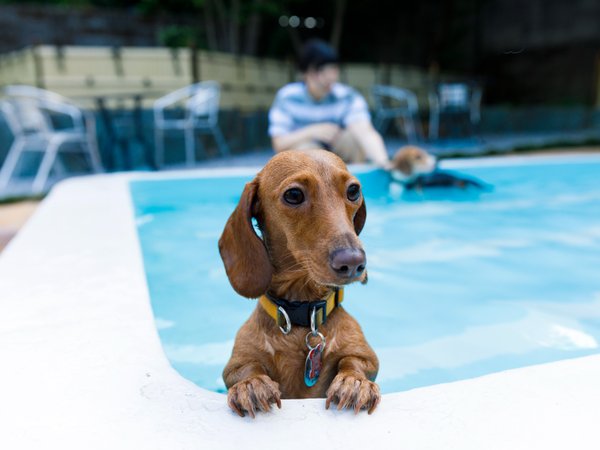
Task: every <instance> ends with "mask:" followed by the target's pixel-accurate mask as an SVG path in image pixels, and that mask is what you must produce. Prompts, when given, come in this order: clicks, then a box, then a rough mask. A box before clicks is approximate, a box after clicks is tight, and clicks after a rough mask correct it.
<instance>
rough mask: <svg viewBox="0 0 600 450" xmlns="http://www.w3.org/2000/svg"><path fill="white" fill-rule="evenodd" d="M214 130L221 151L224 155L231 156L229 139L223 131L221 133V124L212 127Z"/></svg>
mask: <svg viewBox="0 0 600 450" xmlns="http://www.w3.org/2000/svg"><path fill="white" fill-rule="evenodd" d="M212 132H213V136H214V137H215V140H216V141H217V146H218V147H219V151H220V152H221V154H222V155H223V156H229V154H230V151H229V145H227V141H226V140H225V137H223V133H221V129H220V128H219V126H218V125H215V126H214V127H213V128H212Z"/></svg>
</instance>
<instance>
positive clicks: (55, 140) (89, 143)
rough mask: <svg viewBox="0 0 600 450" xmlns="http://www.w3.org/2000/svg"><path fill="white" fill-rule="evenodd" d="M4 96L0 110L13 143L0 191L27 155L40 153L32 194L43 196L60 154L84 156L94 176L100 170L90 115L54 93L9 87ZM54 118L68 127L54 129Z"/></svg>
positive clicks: (1, 173) (1, 172) (0, 173)
mask: <svg viewBox="0 0 600 450" xmlns="http://www.w3.org/2000/svg"><path fill="white" fill-rule="evenodd" d="M3 93H4V95H5V98H4V99H3V100H1V101H0V110H1V111H2V113H3V115H4V117H5V120H6V123H7V125H8V128H9V129H10V131H11V133H12V135H13V137H14V139H13V142H12V144H11V146H10V148H9V150H8V153H7V155H6V159H5V160H4V163H3V164H2V167H1V168H0V190H3V189H5V188H6V186H7V185H8V183H9V181H10V179H11V177H12V175H13V172H14V170H15V168H16V166H17V163H18V161H19V159H20V158H21V155H23V154H24V153H26V152H37V153H43V157H42V160H41V163H40V165H39V167H38V169H37V172H36V175H35V178H34V180H33V184H32V192H34V193H40V192H43V190H44V188H45V186H46V183H47V181H48V177H49V175H50V173H51V171H52V169H53V168H54V165H55V162H56V159H57V155H58V153H59V152H68V153H83V154H84V155H86V156H87V157H88V158H89V163H90V166H91V169H92V171H93V172H100V171H101V170H102V165H101V163H100V158H99V156H98V150H97V146H96V139H95V124H94V120H93V116H92V115H91V114H90V115H88V114H86V113H85V112H83V111H82V110H80V109H79V108H78V107H77V106H75V105H73V104H71V103H70V102H69V101H68V100H67V99H66V98H64V97H62V96H60V95H58V94H56V93H54V92H50V91H46V90H44V89H39V88H36V87H33V86H8V87H6V88H4V90H3ZM53 115H56V116H64V117H66V118H68V119H69V121H70V124H69V126H64V127H61V128H57V127H55V126H54V124H53V121H52V116H53ZM61 170H62V166H61Z"/></svg>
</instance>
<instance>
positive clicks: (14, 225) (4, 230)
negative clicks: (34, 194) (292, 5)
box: [0, 200, 39, 252]
mask: <svg viewBox="0 0 600 450" xmlns="http://www.w3.org/2000/svg"><path fill="white" fill-rule="evenodd" d="M38 203H39V202H38V201H37V200H26V201H22V202H16V203H9V204H6V205H1V204H0V252H1V251H2V250H3V249H4V247H6V244H8V241H10V240H11V239H12V237H13V236H14V235H15V234H16V233H17V231H19V228H21V227H22V226H23V225H24V224H25V222H27V219H29V217H30V216H31V215H32V214H33V213H34V211H35V209H36V208H37V205H38Z"/></svg>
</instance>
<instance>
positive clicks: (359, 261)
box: [329, 248, 367, 278]
mask: <svg viewBox="0 0 600 450" xmlns="http://www.w3.org/2000/svg"><path fill="white" fill-rule="evenodd" d="M329 260H330V265H331V268H332V269H333V271H334V272H335V273H337V274H338V275H340V276H342V277H346V278H354V277H357V276H359V275H360V274H362V273H363V272H364V270H365V266H366V264H367V257H366V256H365V252H364V251H363V250H362V249H358V248H341V249H338V250H335V251H333V252H332V253H331V255H330V257H329Z"/></svg>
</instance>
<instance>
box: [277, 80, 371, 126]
mask: <svg viewBox="0 0 600 450" xmlns="http://www.w3.org/2000/svg"><path fill="white" fill-rule="evenodd" d="M365 119H366V120H371V116H370V114H369V107H368V105H367V102H366V101H365V99H364V98H363V96H362V95H360V94H359V93H358V92H357V91H355V90H354V89H352V88H351V87H350V86H346V85H345V84H341V83H336V84H334V85H333V87H332V89H331V92H329V94H327V95H326V96H325V97H323V98H322V99H320V100H315V99H314V98H313V97H312V96H311V95H310V94H309V93H308V89H307V88H306V85H305V84H304V83H303V82H296V83H290V84H287V85H285V86H284V87H282V88H281V89H280V90H279V92H277V95H276V97H275V100H274V101H273V105H272V106H271V109H270V111H269V135H271V136H272V137H273V136H281V135H284V134H288V133H291V132H292V131H296V130H298V129H300V128H304V127H305V126H307V125H313V124H316V123H324V122H330V123H335V124H337V125H339V126H340V127H342V128H345V127H347V126H348V125H350V124H351V123H352V122H356V121H359V120H365Z"/></svg>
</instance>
